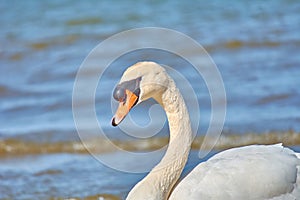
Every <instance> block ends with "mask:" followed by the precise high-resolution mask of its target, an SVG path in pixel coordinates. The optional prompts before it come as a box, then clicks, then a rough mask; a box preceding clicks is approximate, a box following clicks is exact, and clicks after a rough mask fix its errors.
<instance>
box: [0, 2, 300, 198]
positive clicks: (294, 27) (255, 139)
mask: <svg viewBox="0 0 300 200" xmlns="http://www.w3.org/2000/svg"><path fill="white" fill-rule="evenodd" d="M299 11H300V3H299V2H298V1H296V0H287V1H284V0H282V1H280V0H279V1H271V2H267V3H266V2H260V1H238V2H230V3H229V2H226V1H223V2H217V1H209V2H205V1H181V2H175V1H122V2H118V3H111V2H110V1H68V0H63V1H56V0H55V1H52V0H51V1H50V0H46V1H33V0H28V1H17V0H12V1H1V3H0V12H1V17H0V25H1V29H0V199H4V198H8V199H55V198H69V197H74V198H88V199H97V198H98V197H99V196H105V195H106V196H105V197H107V198H108V199H109V198H111V199H120V198H123V197H124V196H125V195H126V194H127V193H128V191H129V190H130V188H131V187H132V186H133V185H134V183H136V182H137V181H138V180H139V179H141V178H142V177H143V176H144V174H129V173H122V172H118V171H116V170H113V169H110V168H108V167H105V166H104V165H102V164H101V163H99V162H98V161H96V160H95V159H93V158H92V157H91V156H90V155H89V154H88V153H87V152H86V150H85V148H84V147H83V146H82V144H81V142H80V140H79V137H78V134H77V132H76V129H75V125H74V121H73V115H72V90H73V84H74V80H75V76H76V73H77V70H78V69H79V66H80V65H81V63H82V62H83V60H84V58H85V57H86V56H87V55H88V53H89V52H90V51H91V50H92V49H93V48H94V47H95V46H96V45H98V44H99V43H100V42H101V41H103V40H104V39H106V38H108V37H109V36H111V35H113V34H115V33H118V32H120V31H123V30H128V29H131V28H137V27H145V26H159V27H165V28H170V29H174V30H177V31H181V32H183V33H185V34H187V35H188V36H190V37H192V38H193V39H195V40H196V41H197V42H199V43H200V44H201V45H203V47H204V48H205V49H206V50H207V51H208V52H209V54H210V55H211V57H212V58H213V60H214V62H215V63H216V65H217V66H218V68H219V70H220V72H221V74H222V77H223V80H224V85H225V89H226V93H227V116H226V122H225V127H224V136H226V139H224V140H222V141H221V142H220V144H219V146H217V148H218V149H223V148H228V147H231V146H236V145H244V144H250V143H274V142H284V143H285V144H287V145H291V146H294V147H295V146H298V145H299V143H300V139H299V137H300V136H298V133H297V132H299V131H300V126H299V124H300V110H299V107H300V101H299V100H300V90H299V86H300V78H299V77H300V56H299V51H300V36H299V32H300V26H299V21H300V15H299ZM124 42H130V41H124ZM120 45H121V44H120ZM174 45H175V44H174ZM176 45H180V44H176ZM107 51H108V52H110V53H113V51H114V47H111V49H108V50H107ZM186 51H187V52H188V49H186ZM192 53H193V52H191V54H192ZM140 60H154V61H157V62H159V63H163V64H166V65H169V66H172V67H174V69H176V70H177V71H178V72H179V73H181V74H182V75H184V76H185V77H186V79H187V80H188V81H189V83H190V84H191V86H192V87H193V89H194V90H195V92H196V95H197V98H198V101H199V105H200V110H201V124H200V129H199V130H198V131H197V132H198V138H197V139H199V141H201V136H202V135H203V134H204V133H205V131H206V128H207V126H208V123H209V119H210V97H209V94H208V91H207V88H206V86H205V83H204V82H203V80H201V78H197V77H196V76H195V74H194V71H193V70H192V68H191V67H190V66H188V64H187V63H186V62H185V61H184V60H183V59H181V58H179V57H176V56H174V55H172V54H170V53H168V52H163V51H159V50H151V49H148V50H143V51H137V52H131V53H129V54H126V55H123V56H121V57H120V58H119V59H118V60H117V61H115V62H113V63H112V64H111V66H110V67H109V68H108V69H106V70H105V66H101V65H97V59H96V61H95V67H96V68H97V69H100V70H103V71H104V70H105V73H104V76H103V78H102V79H101V81H100V82H99V87H98V89H97V91H96V106H95V107H96V112H97V117H98V121H99V122H100V123H101V126H103V129H104V130H105V131H106V132H107V133H108V134H109V136H108V137H111V138H112V140H113V141H114V143H115V144H117V145H118V146H121V147H122V148H124V149H127V150H131V151H137V150H138V151H145V150H153V149H156V148H158V147H161V146H163V145H165V144H166V142H167V138H166V137H167V131H168V129H167V126H166V125H164V126H163V127H164V129H163V130H162V131H161V133H160V134H159V135H158V136H157V137H158V138H157V139H155V142H153V141H152V140H150V141H148V140H146V141H140V142H141V143H139V141H132V140H130V137H128V136H127V135H125V134H123V133H122V131H120V130H119V129H117V128H112V127H111V125H110V120H111V117H112V111H111V101H110V98H111V93H112V89H113V88H114V86H115V84H116V83H117V82H118V80H119V78H120V76H121V74H122V72H123V70H124V69H126V68H127V67H128V66H130V65H131V64H133V63H135V62H137V61H140ZM99 63H100V62H99ZM92 75H93V72H91V74H86V78H87V80H89V78H90V77H91V76H92ZM175 78H176V76H175ZM176 81H177V84H178V85H179V87H181V84H180V79H177V80H176ZM178 82H179V83H178ZM88 85H89V82H88V81H87V87H88ZM181 89H182V90H184V89H185V88H181ZM185 98H186V100H187V104H189V98H188V97H185ZM149 106H150V105H149V104H147V103H146V104H144V105H142V106H140V107H139V108H136V110H135V111H134V113H133V115H132V118H133V120H135V121H137V122H138V123H140V124H141V125H145V124H147V123H149V116H148V114H147V112H145V110H147V109H148V108H149ZM82 108H83V110H84V108H85V107H84V105H83V107H82ZM191 109H193V108H191ZM159 112H160V113H161V114H162V111H159ZM87 127H89V123H88V122H87ZM237 138H238V139H237ZM89 139H90V140H89V142H88V144H90V145H91V146H93V147H94V148H95V149H97V153H99V154H105V155H106V156H108V157H115V159H119V160H122V159H123V160H124V164H126V160H125V159H124V157H123V156H122V155H119V154H116V153H114V152H112V151H111V150H110V148H109V145H108V144H106V143H105V142H103V141H101V140H97V139H93V137H92V138H89ZM198 148H199V143H197V141H196V144H195V146H194V150H193V153H192V154H191V156H190V161H189V164H188V166H187V169H186V170H188V169H189V168H191V167H192V166H194V165H196V164H197V163H199V162H200V160H199V159H198V158H197V149H198ZM213 153H214V152H213ZM136 162H138V161H136ZM149 162H150V161H149ZM127 164H128V165H133V167H134V165H135V163H127ZM145 164H146V163H145ZM111 195H112V196H111Z"/></svg>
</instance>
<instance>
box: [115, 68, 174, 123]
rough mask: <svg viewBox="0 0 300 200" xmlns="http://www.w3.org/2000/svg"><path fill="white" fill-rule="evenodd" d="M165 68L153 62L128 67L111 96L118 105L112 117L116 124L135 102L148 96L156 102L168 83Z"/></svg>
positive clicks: (137, 102)
mask: <svg viewBox="0 0 300 200" xmlns="http://www.w3.org/2000/svg"><path fill="white" fill-rule="evenodd" d="M168 81H169V78H168V75H167V73H166V71H165V69H164V68H163V67H162V66H160V65H159V64H157V63H155V62H139V63H136V64H134V65H132V66H131V67H129V68H128V69H127V70H126V71H125V72H124V73H123V76H122V78H121V80H120V82H119V84H118V85H117V86H116V87H115V89H114V93H113V97H114V99H115V100H117V101H118V102H119V107H118V109H117V111H116V114H115V116H114V117H113V119H112V125H113V126H117V125H118V124H120V123H121V121H122V120H123V119H124V118H125V117H126V115H127V114H128V112H129V111H130V110H131V109H132V108H133V107H134V106H135V105H137V104H139V103H141V102H142V101H145V100H147V99H149V98H154V99H155V100H157V101H158V102H160V101H159V99H160V98H161V95H162V93H163V92H164V91H165V90H166V88H167V85H168Z"/></svg>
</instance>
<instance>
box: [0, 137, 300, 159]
mask: <svg viewBox="0 0 300 200" xmlns="http://www.w3.org/2000/svg"><path fill="white" fill-rule="evenodd" d="M204 137H205V136H198V137H196V138H195V140H194V142H193V144H192V149H195V150H197V149H199V148H200V147H201V145H202V143H203V140H204ZM168 140H169V138H168V137H158V138H149V139H143V140H130V141H121V140H105V139H98V138H97V139H96V138H90V139H88V140H86V141H84V144H83V142H81V141H63V142H50V143H49V142H48V143H47V142H35V141H24V140H21V139H2V140H0V156H20V155H28V154H54V153H74V154H87V153H89V151H88V150H87V148H86V147H88V149H89V150H92V151H93V152H96V153H99V154H102V153H109V152H113V150H114V148H113V146H112V143H113V144H114V145H115V146H118V147H119V148H121V149H124V150H127V151H152V150H156V149H159V148H162V147H163V146H165V145H167V144H168ZM206 141H207V142H208V143H212V144H213V143H214V139H212V138H207V140H206ZM275 143H283V144H284V145H286V146H297V145H300V133H297V132H294V131H287V132H268V133H263V134H257V133H256V134H254V133H248V134H243V135H238V134H223V135H221V137H220V138H219V140H218V142H217V144H216V145H215V146H214V148H215V149H216V150H222V149H228V148H231V147H238V146H244V145H250V144H275ZM204 150H205V149H204Z"/></svg>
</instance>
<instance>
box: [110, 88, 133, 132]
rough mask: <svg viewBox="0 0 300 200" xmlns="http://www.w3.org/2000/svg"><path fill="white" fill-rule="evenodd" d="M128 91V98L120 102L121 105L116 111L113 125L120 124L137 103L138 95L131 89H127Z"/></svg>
mask: <svg viewBox="0 0 300 200" xmlns="http://www.w3.org/2000/svg"><path fill="white" fill-rule="evenodd" d="M125 92H126V100H125V101H124V102H120V103H119V107H118V109H117V111H116V114H115V116H114V117H113V119H112V122H111V123H112V125H113V126H118V125H119V124H120V123H121V121H122V120H123V119H124V118H125V117H126V115H127V114H128V113H129V111H130V110H131V108H132V107H133V106H134V105H135V104H136V103H137V101H138V96H137V95H135V94H134V93H133V92H131V91H130V90H125Z"/></svg>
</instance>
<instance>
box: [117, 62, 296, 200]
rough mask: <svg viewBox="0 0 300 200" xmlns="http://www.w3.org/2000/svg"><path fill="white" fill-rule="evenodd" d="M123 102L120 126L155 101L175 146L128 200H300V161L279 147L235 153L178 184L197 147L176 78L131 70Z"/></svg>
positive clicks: (120, 92)
mask: <svg viewBox="0 0 300 200" xmlns="http://www.w3.org/2000/svg"><path fill="white" fill-rule="evenodd" d="M114 98H115V99H116V100H118V101H119V102H120V104H119V107H118V110H117V111H116V114H115V116H114V118H113V120H112V124H113V125H114V126H117V125H118V124H119V123H120V122H121V121H122V120H123V119H124V118H125V116H126V115H127V113H128V112H129V111H130V109H131V108H132V107H134V106H135V105H137V104H139V103H140V102H142V101H145V100H147V99H149V98H154V99H155V100H156V101H157V102H158V103H159V104H160V105H161V106H162V107H163V108H164V110H165V112H166V115H167V118H168V122H169V128H170V141H169V146H168V149H167V151H166V153H165V155H164V157H163V158H162V160H161V161H160V162H159V163H158V164H157V165H156V166H155V167H154V168H153V169H152V170H151V171H150V173H149V174H148V175H147V176H146V177H145V178H144V179H142V180H141V181H140V182H139V183H137V184H136V185H135V186H134V187H133V188H132V190H131V191H130V192H129V194H128V196H127V198H126V200H145V199H146V200H166V199H169V200H185V199H188V200H196V199H197V200H198V199H201V200H210V199H226V200H241V199H243V200H260V199H270V200H271V199H272V200H279V199H281V200H284V199H286V200H289V199H291V200H292V199H293V200H296V199H300V186H299V184H300V172H299V167H300V158H299V157H300V156H299V154H297V153H295V152H294V151H292V150H290V149H288V148H285V147H283V146H282V145H281V144H275V145H251V146H245V147H240V148H233V149H229V150H226V151H223V152H221V153H218V154H217V155H215V156H213V157H212V158H210V159H209V160H208V161H206V162H203V163H200V164H199V165H198V166H196V167H195V168H194V169H193V170H192V171H191V172H190V173H189V174H188V175H187V176H186V177H185V178H184V179H183V180H181V181H180V182H179V183H177V185H176V182H177V181H178V179H179V177H180V175H181V173H182V170H183V168H184V166H185V164H186V162H187V158H188V155H189V151H190V149H191V144H192V139H193V136H192V130H191V125H190V119H189V114H188V111H187V108H186V105H185V102H184V100H183V98H182V96H181V94H180V92H179V90H178V89H177V87H176V85H175V83H174V81H173V79H172V78H171V77H170V76H169V75H168V74H167V73H166V71H165V70H164V68H163V67H161V66H160V65H158V64H157V63H154V62H139V63H137V64H135V65H133V66H131V67H129V68H128V69H127V70H126V71H125V72H124V74H123V76H122V78H121V81H120V83H119V84H118V85H117V87H116V89H115V91H114Z"/></svg>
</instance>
